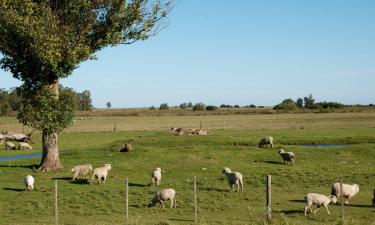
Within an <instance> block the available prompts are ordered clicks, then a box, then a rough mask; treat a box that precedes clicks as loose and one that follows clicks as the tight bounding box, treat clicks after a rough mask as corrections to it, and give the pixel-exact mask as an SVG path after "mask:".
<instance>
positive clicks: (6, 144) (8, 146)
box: [5, 141, 17, 150]
mask: <svg viewBox="0 0 375 225" xmlns="http://www.w3.org/2000/svg"><path fill="white" fill-rule="evenodd" d="M5 148H6V149H7V150H16V149H17V148H16V146H15V145H14V144H13V142H11V141H7V142H6V143H5Z"/></svg>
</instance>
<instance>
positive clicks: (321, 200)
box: [305, 193, 337, 216]
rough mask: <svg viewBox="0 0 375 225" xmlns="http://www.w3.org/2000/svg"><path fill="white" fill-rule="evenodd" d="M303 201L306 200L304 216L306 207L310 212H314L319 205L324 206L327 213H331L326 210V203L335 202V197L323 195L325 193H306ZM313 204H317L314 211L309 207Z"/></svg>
mask: <svg viewBox="0 0 375 225" xmlns="http://www.w3.org/2000/svg"><path fill="white" fill-rule="evenodd" d="M305 201H306V206H305V216H306V213H307V210H308V209H310V212H312V213H313V214H315V213H316V212H318V211H319V209H320V206H324V207H325V208H326V209H327V213H328V214H331V213H330V212H329V210H328V205H329V204H330V203H333V204H335V203H337V197H336V196H334V195H330V196H325V195H321V194H316V193H308V194H307V195H306V196H305ZM313 204H315V205H317V209H316V210H315V211H313V210H312V209H311V206H312V205H313Z"/></svg>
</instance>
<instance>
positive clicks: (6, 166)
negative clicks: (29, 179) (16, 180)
mask: <svg viewBox="0 0 375 225" xmlns="http://www.w3.org/2000/svg"><path fill="white" fill-rule="evenodd" d="M38 167H39V165H37V164H33V165H0V168H27V169H31V170H33V169H34V168H38Z"/></svg>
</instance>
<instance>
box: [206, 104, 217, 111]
mask: <svg viewBox="0 0 375 225" xmlns="http://www.w3.org/2000/svg"><path fill="white" fill-rule="evenodd" d="M217 109H218V107H217V106H216V105H208V106H206V110H208V111H214V110H217Z"/></svg>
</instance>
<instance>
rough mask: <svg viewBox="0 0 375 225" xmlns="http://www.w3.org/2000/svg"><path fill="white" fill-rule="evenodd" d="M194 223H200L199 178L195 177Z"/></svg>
mask: <svg viewBox="0 0 375 225" xmlns="http://www.w3.org/2000/svg"><path fill="white" fill-rule="evenodd" d="M194 222H195V223H198V201H197V177H196V176H194Z"/></svg>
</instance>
